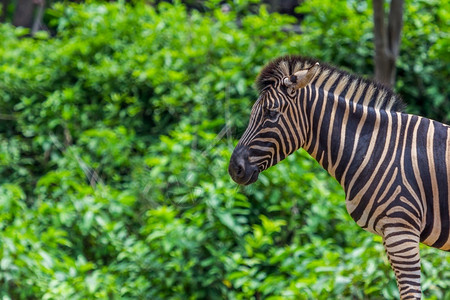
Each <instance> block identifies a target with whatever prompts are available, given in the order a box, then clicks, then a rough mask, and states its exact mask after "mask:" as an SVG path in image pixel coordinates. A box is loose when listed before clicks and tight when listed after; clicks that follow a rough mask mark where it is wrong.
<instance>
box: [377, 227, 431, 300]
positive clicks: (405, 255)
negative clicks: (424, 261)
mask: <svg viewBox="0 0 450 300" xmlns="http://www.w3.org/2000/svg"><path fill="white" fill-rule="evenodd" d="M383 245H384V248H385V250H386V253H387V256H388V259H389V262H390V264H391V267H392V269H393V270H394V273H395V277H396V279H397V286H398V289H399V292H400V299H421V295H422V293H421V288H420V253H419V234H417V233H414V232H411V231H408V230H405V228H398V227H394V228H389V229H388V230H386V231H385V232H384V236H383Z"/></svg>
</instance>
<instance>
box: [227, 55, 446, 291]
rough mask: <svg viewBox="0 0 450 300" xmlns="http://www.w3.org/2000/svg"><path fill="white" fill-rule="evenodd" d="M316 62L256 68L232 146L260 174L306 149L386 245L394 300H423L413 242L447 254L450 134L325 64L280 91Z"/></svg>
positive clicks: (282, 61)
mask: <svg viewBox="0 0 450 300" xmlns="http://www.w3.org/2000/svg"><path fill="white" fill-rule="evenodd" d="M315 63H316V61H315V60H311V59H305V58H302V57H281V58H278V59H276V60H274V61H273V62H271V63H270V64H269V65H267V66H266V67H265V68H264V69H263V71H262V72H261V74H260V76H259V78H258V81H257V83H258V87H259V89H260V97H259V98H258V100H257V101H256V103H255V104H254V106H253V109H252V112H251V117H250V123H249V126H248V128H247V130H246V131H245V133H244V135H243V136H242V138H241V140H240V141H239V143H238V148H240V149H244V148H245V153H246V154H245V155H246V159H247V160H248V163H249V165H255V166H257V167H258V169H259V170H260V171H262V170H265V169H267V168H269V167H270V166H273V165H275V164H276V163H278V162H279V161H281V160H282V159H284V158H286V157H287V156H288V155H289V154H291V153H293V152H294V151H295V150H297V149H299V148H300V147H303V148H304V149H306V150H307V151H308V153H310V154H311V156H312V157H314V158H315V159H316V160H317V161H318V162H319V163H320V164H321V165H322V166H323V167H324V168H325V169H326V170H327V171H328V172H329V173H330V174H331V175H332V176H333V177H335V178H336V179H337V180H338V181H339V182H340V184H341V185H342V187H343V188H344V190H345V192H346V206H347V210H348V212H349V213H350V215H351V216H352V218H353V219H354V220H355V221H356V222H357V224H358V225H359V226H361V227H362V228H364V229H365V230H368V231H370V232H373V233H375V234H378V235H380V236H382V237H383V243H384V245H385V249H386V253H387V254H388V258H389V261H390V263H391V265H392V268H393V270H394V272H395V274H396V278H397V284H398V287H399V291H400V295H401V298H402V299H420V297H421V289H420V255H419V242H422V243H424V244H426V245H429V246H432V247H436V248H439V249H442V250H446V251H450V225H449V223H450V221H449V220H450V210H449V207H450V126H448V125H445V124H442V123H439V122H436V121H433V120H430V119H427V118H423V117H419V116H415V115H410V114H406V113H403V112H402V108H403V104H402V102H401V100H400V99H399V97H398V96H397V95H395V94H394V93H393V92H392V91H391V90H389V89H387V88H385V87H384V86H381V85H379V84H377V83H374V82H371V81H368V80H365V79H362V78H360V77H357V76H354V75H350V74H348V73H346V72H343V71H340V70H337V69H335V68H333V67H330V66H327V65H324V64H320V68H319V71H318V72H317V73H316V74H315V75H314V77H313V78H312V80H311V81H310V82H309V84H308V85H306V86H305V87H302V88H299V89H296V90H295V89H292V88H291V87H289V86H286V85H285V84H283V80H285V81H284V82H289V81H288V80H286V79H285V78H290V76H291V75H292V74H294V73H296V72H298V70H304V69H305V70H307V69H308V68H311V67H312V66H313V65H314V64H315ZM296 74H297V73H296ZM238 156H239V155H237V154H233V157H232V160H231V162H230V174H232V177H233V179H235V180H236V181H237V182H239V180H237V179H236V176H234V173H233V170H232V169H233V167H234V165H233V161H235V160H236V159H237V158H238ZM250 183H251V182H250Z"/></svg>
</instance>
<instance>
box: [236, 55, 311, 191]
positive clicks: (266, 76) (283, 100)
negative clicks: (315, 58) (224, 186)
mask: <svg viewBox="0 0 450 300" xmlns="http://www.w3.org/2000/svg"><path fill="white" fill-rule="evenodd" d="M299 67H303V68H299ZM318 69H319V64H318V63H316V64H313V65H309V66H298V65H296V66H289V64H288V63H287V62H286V61H282V60H281V61H278V60H277V61H275V62H273V63H272V64H269V65H268V66H267V67H266V68H265V70H263V71H262V72H261V74H260V76H259V80H258V81H259V83H260V85H261V87H260V94H259V97H258V99H257V100H256V102H255V104H254V105H253V108H252V111H251V115H250V121H249V124H248V127H247V129H246V130H245V132H244V134H243V135H242V137H241V139H240V140H239V143H238V144H237V146H236V148H235V149H234V151H233V154H232V155H231V159H230V164H229V167H228V173H229V174H230V176H231V178H232V179H233V180H234V181H235V182H236V183H238V184H243V185H248V184H251V183H253V182H255V181H256V180H257V179H258V175H259V173H260V172H262V171H264V170H266V169H268V168H269V167H271V166H273V165H275V164H277V163H278V162H280V161H281V160H283V159H284V158H286V157H287V156H288V155H290V154H291V153H293V152H294V151H296V150H297V149H299V148H300V147H302V146H303V144H304V142H305V135H306V128H305V127H306V126H307V125H306V122H305V120H304V118H303V117H302V115H303V114H301V113H300V108H301V106H302V105H301V104H300V102H301V101H302V98H304V97H305V93H302V92H301V91H302V89H303V88H305V87H306V86H308V84H309V83H310V82H311V81H312V79H313V78H314V75H315V74H316V72H317V70H318Z"/></svg>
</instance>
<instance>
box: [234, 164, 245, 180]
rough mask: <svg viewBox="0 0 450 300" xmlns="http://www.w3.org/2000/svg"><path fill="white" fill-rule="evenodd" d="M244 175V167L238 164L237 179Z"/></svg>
mask: <svg viewBox="0 0 450 300" xmlns="http://www.w3.org/2000/svg"><path fill="white" fill-rule="evenodd" d="M244 174H245V169H244V166H243V165H242V164H238V166H237V170H236V175H237V176H238V177H242V176H244Z"/></svg>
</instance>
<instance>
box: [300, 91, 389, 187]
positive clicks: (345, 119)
mask: <svg viewBox="0 0 450 300" xmlns="http://www.w3.org/2000/svg"><path fill="white" fill-rule="evenodd" d="M341 92H342V91H340V90H338V89H335V90H334V91H332V90H330V89H327V86H326V85H325V87H324V88H315V87H313V88H312V90H311V97H310V98H309V99H308V100H306V101H307V104H306V115H307V118H308V123H309V130H308V133H307V136H306V141H305V146H304V148H305V150H306V151H308V153H309V154H310V155H311V156H312V157H313V158H314V159H316V160H317V161H318V162H319V164H320V165H321V166H322V167H323V168H324V169H325V170H327V171H328V173H329V174H330V175H331V176H333V177H334V178H336V180H337V181H338V182H339V183H340V184H341V185H342V186H343V187H344V189H345V181H346V177H347V176H346V175H347V174H352V172H353V169H352V168H353V167H352V166H354V167H355V168H357V165H358V162H361V161H362V159H363V157H364V155H365V153H364V152H363V151H358V150H359V149H361V148H362V147H363V148H364V147H365V146H367V145H368V143H372V142H373V140H372V133H373V132H374V128H379V126H380V124H379V121H380V118H379V115H380V113H381V112H380V110H377V109H375V108H373V107H369V106H366V105H362V104H358V103H356V102H353V101H351V99H349V98H346V97H345V96H344V97H343V96H342V93H341ZM358 96H360V97H364V96H366V97H367V96H373V95H367V94H366V95H358ZM384 113H386V112H384Z"/></svg>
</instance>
